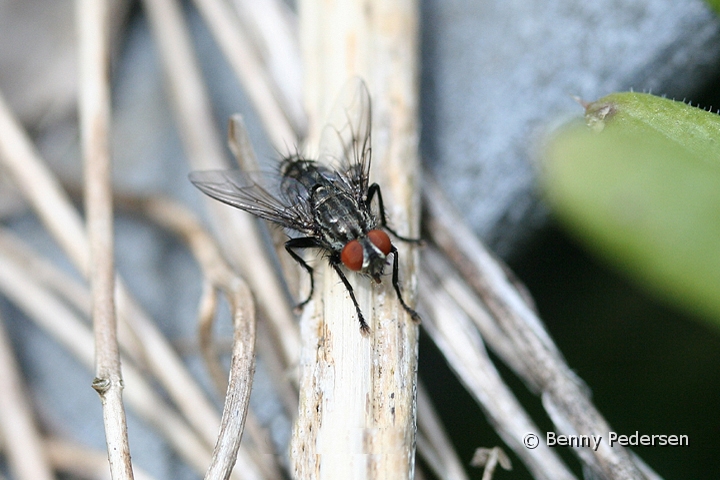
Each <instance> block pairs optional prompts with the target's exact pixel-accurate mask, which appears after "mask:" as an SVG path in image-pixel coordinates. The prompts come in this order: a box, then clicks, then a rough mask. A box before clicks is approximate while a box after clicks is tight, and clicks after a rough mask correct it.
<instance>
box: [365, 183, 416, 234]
mask: <svg viewBox="0 0 720 480" xmlns="http://www.w3.org/2000/svg"><path fill="white" fill-rule="evenodd" d="M375 194H377V198H378V206H379V207H380V224H381V225H382V226H383V228H384V229H385V230H387V231H388V232H390V233H392V234H393V236H395V238H397V239H398V240H402V241H403V242H408V243H415V244H418V245H422V244H423V243H424V242H423V240H422V238H408V237H403V236H402V235H398V234H397V232H396V231H395V230H393V229H392V228H390V227H388V225H387V219H386V218H385V205H384V204H383V199H382V192H380V185H378V184H377V183H373V184H372V185H370V187H369V188H368V194H367V204H368V205H370V203H371V202H372V199H373V196H375Z"/></svg>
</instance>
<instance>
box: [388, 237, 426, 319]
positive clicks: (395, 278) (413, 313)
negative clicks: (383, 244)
mask: <svg viewBox="0 0 720 480" xmlns="http://www.w3.org/2000/svg"><path fill="white" fill-rule="evenodd" d="M390 253H392V255H393V273H392V286H393V287H394V288H395V293H397V297H398V300H400V305H402V307H403V308H404V309H405V311H406V312H407V313H408V314H410V317H411V318H412V319H413V322H415V323H420V315H418V313H417V312H416V311H415V310H413V309H412V308H410V307H408V305H407V303H405V300H403V298H402V293H400V283H399V281H398V251H397V248H395V245H393V247H392V250H390Z"/></svg>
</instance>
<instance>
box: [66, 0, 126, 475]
mask: <svg viewBox="0 0 720 480" xmlns="http://www.w3.org/2000/svg"><path fill="white" fill-rule="evenodd" d="M76 10H77V21H78V32H79V38H80V42H79V43H80V45H79V50H80V82H79V92H80V93H79V110H80V137H81V143H82V150H83V157H84V161H85V210H86V213H87V226H88V240H89V242H90V259H91V261H90V285H91V288H92V296H93V301H92V319H93V332H94V334H95V379H94V380H93V388H95V390H96V391H97V392H98V394H99V395H100V400H101V402H102V406H103V420H104V423H105V439H106V442H107V451H108V460H109V462H110V473H111V476H112V478H113V479H132V478H133V472H132V464H131V462H130V445H129V443H128V436H127V423H126V420H125V408H124V406H123V402H122V389H123V378H122V372H121V370H120V351H119V348H118V342H117V322H116V319H115V299H114V294H115V269H114V262H113V259H114V249H113V210H112V187H111V185H110V164H111V163H110V149H109V138H108V137H109V129H110V85H109V79H108V77H107V70H108V69H109V66H110V64H109V48H110V46H109V28H108V19H109V17H108V13H109V11H108V3H107V1H106V0H98V1H94V0H78V1H77V2H76Z"/></svg>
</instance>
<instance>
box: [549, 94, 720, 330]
mask: <svg viewBox="0 0 720 480" xmlns="http://www.w3.org/2000/svg"><path fill="white" fill-rule="evenodd" d="M586 122H587V125H579V124H575V125H571V126H568V127H566V128H564V129H563V130H561V131H559V132H557V133H556V134H555V135H553V137H552V138H551V139H550V140H549V142H548V144H547V148H546V150H545V155H544V161H543V170H542V175H541V181H542V184H543V187H544V190H545V192H546V196H547V199H548V200H549V203H550V204H551V206H552V207H553V208H554V210H555V212H556V213H557V215H558V218H559V219H560V220H561V221H562V222H563V223H564V224H565V225H567V226H568V227H569V228H570V229H571V230H572V231H573V232H574V233H575V234H576V235H577V236H578V237H579V238H580V239H582V240H583V241H584V242H585V243H586V244H587V245H589V246H590V247H591V248H592V249H593V250H594V251H596V252H597V253H599V254H600V255H601V256H603V257H605V258H606V259H608V260H610V261H611V262H612V263H614V264H615V265H616V266H618V267H620V268H621V269H622V270H624V271H625V272H627V273H628V274H629V275H630V276H631V277H632V278H633V279H635V280H636V281H637V282H639V283H640V284H641V285H643V286H645V287H646V288H647V289H649V290H650V291H652V292H655V293H656V294H657V295H659V296H660V297H661V298H663V299H665V300H669V301H671V302H674V303H676V304H677V305H680V306H681V307H683V308H685V309H687V310H689V311H691V312H693V313H695V314H699V315H700V316H701V317H703V318H706V319H709V320H710V321H711V323H713V324H714V325H715V326H717V327H720V116H718V115H715V114H713V113H710V112H706V111H704V110H701V109H698V108H693V107H691V106H689V105H686V104H684V103H682V102H674V101H671V100H667V99H663V98H658V97H654V96H652V95H646V94H638V93H617V94H612V95H609V96H608V97H605V98H603V99H600V100H598V101H597V102H594V103H592V104H589V105H588V106H587V108H586Z"/></svg>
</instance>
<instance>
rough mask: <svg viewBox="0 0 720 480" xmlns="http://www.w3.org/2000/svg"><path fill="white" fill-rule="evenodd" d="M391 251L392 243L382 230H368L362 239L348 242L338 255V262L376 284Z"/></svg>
mask: <svg viewBox="0 0 720 480" xmlns="http://www.w3.org/2000/svg"><path fill="white" fill-rule="evenodd" d="M391 251H392V243H391V242H390V237H389V236H388V234H387V233H385V232H383V231H382V230H370V231H369V232H368V234H367V235H366V236H364V237H360V238H357V239H355V240H351V241H349V242H348V243H347V244H345V247H343V249H342V252H341V253H340V261H342V263H343V265H345V266H346V267H347V268H348V269H350V270H352V271H355V272H360V273H362V274H365V275H369V276H371V277H372V278H373V280H375V281H376V282H377V283H380V277H381V276H382V274H383V270H384V269H385V259H386V258H387V256H388V255H389V254H390V252H391Z"/></svg>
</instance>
